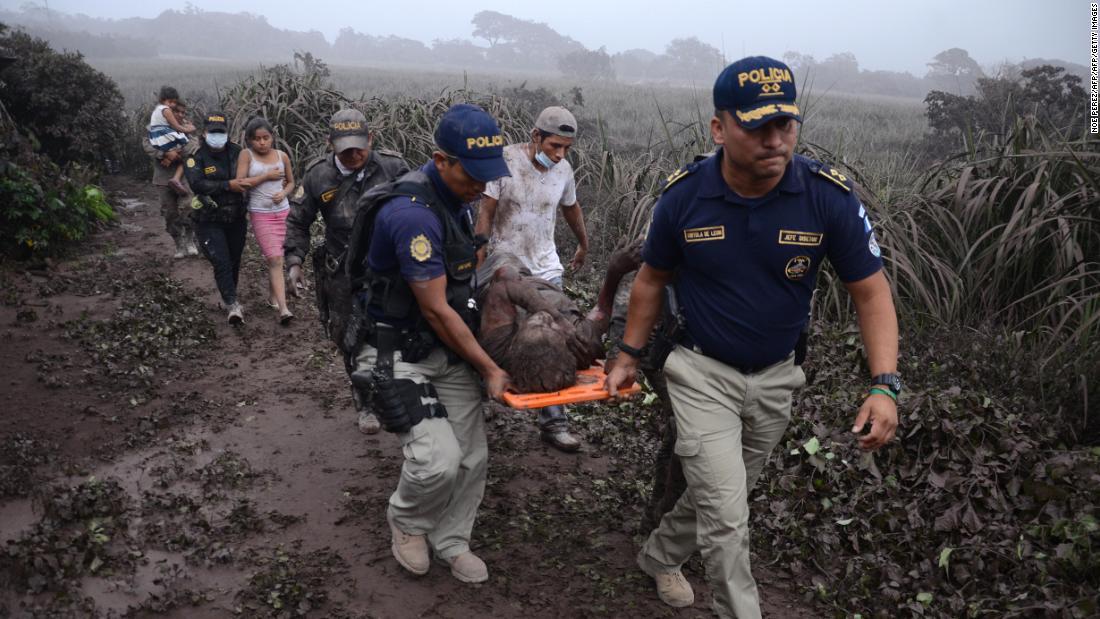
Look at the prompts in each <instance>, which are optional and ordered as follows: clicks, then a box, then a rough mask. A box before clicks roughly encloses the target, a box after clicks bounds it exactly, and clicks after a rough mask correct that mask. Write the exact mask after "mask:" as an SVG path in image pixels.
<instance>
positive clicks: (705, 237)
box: [684, 226, 726, 243]
mask: <svg viewBox="0 0 1100 619" xmlns="http://www.w3.org/2000/svg"><path fill="white" fill-rule="evenodd" d="M724 238H726V227H725V226H708V227H706V228H688V229H687V230H684V241H685V242H688V243H700V242H702V241H721V240H722V239H724Z"/></svg>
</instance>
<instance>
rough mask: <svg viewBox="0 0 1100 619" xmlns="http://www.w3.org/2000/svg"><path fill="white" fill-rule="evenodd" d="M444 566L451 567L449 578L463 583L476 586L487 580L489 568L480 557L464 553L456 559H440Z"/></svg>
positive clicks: (467, 552)
mask: <svg viewBox="0 0 1100 619" xmlns="http://www.w3.org/2000/svg"><path fill="white" fill-rule="evenodd" d="M440 561H442V562H443V563H444V564H446V565H449V566H450V567H451V576H454V577H455V578H457V579H458V580H461V581H462V582H465V583H470V584H477V583H479V582H485V581H486V580H489V568H488V567H486V566H485V562H484V561H482V560H481V557H479V556H477V555H475V554H474V553H472V552H469V551H466V552H464V553H462V554H460V555H458V556H457V557H452V558H450V559H443V558H442V557H441V558H440Z"/></svg>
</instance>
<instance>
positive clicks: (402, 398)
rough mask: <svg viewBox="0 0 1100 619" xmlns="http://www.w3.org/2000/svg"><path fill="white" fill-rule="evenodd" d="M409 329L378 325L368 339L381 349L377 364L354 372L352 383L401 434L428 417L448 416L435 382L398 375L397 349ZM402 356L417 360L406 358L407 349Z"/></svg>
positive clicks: (385, 425) (386, 425) (390, 429)
mask: <svg viewBox="0 0 1100 619" xmlns="http://www.w3.org/2000/svg"><path fill="white" fill-rule="evenodd" d="M408 333H409V332H407V331H403V330H399V329H394V328H393V327H390V326H388V325H375V327H374V328H373V329H371V331H370V333H369V334H368V335H367V343H368V344H370V345H371V346H373V347H374V348H375V349H376V350H377V356H376V357H375V362H374V366H373V367H372V368H370V369H369V370H356V371H355V372H352V374H351V383H352V385H354V386H355V388H356V389H357V390H358V391H359V393H360V396H361V397H362V398H363V400H364V401H369V402H371V403H372V404H373V405H374V409H375V413H376V414H377V415H378V419H379V421H381V422H382V427H383V428H385V429H386V431H387V432H395V433H398V434H401V433H405V432H408V431H410V430H411V429H412V428H413V426H415V425H416V424H418V423H420V422H421V421H423V420H425V419H432V418H444V417H446V416H447V409H446V407H444V406H443V403H442V402H440V401H439V394H438V392H436V389H435V386H434V385H432V384H431V383H417V382H414V381H412V380H409V379H396V378H394V375H393V363H394V352H396V351H398V350H402V349H401V346H402V345H404V344H405V338H406V336H407V335H408ZM414 333H415V332H414ZM429 351H430V349H429ZM425 356H426V353H425ZM401 357H402V361H406V362H410V363H413V361H411V360H409V359H406V358H405V352H404V351H403V350H402V352H401Z"/></svg>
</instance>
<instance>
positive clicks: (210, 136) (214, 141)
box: [206, 133, 229, 150]
mask: <svg viewBox="0 0 1100 619" xmlns="http://www.w3.org/2000/svg"><path fill="white" fill-rule="evenodd" d="M228 142H229V134H228V133H207V134H206V145H207V146H209V147H210V148H213V149H214V150H221V149H223V148H225V145H226V144H227V143H228Z"/></svg>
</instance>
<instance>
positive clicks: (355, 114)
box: [328, 109, 370, 153]
mask: <svg viewBox="0 0 1100 619" xmlns="http://www.w3.org/2000/svg"><path fill="white" fill-rule="evenodd" d="M328 139H329V140H331V141H332V149H333V150H334V151H336V152H338V153H342V152H344V151H345V150H347V149H349V148H370V129H369V128H368V127H367V117H366V116H363V113H362V112H360V111H359V110H352V109H347V110H340V111H339V112H336V113H335V114H333V115H332V120H330V121H329V123H328Z"/></svg>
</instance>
